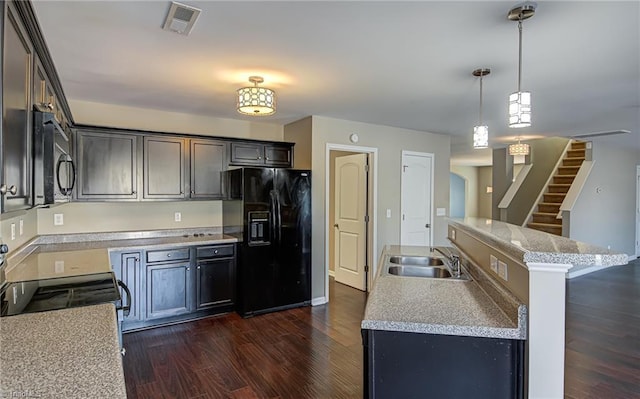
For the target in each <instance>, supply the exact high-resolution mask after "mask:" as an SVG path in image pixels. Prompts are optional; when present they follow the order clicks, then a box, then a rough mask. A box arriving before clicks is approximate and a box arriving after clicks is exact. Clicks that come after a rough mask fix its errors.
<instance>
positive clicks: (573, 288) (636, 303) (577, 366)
mask: <svg viewBox="0 0 640 399" xmlns="http://www.w3.org/2000/svg"><path fill="white" fill-rule="evenodd" d="M565 398H571V399H605V398H606V399H616V398H620V399H631V398H640V260H635V261H634V262H632V263H631V264H629V265H627V266H617V267H612V268H609V269H606V270H603V271H601V272H596V273H591V274H588V275H585V276H581V277H576V278H574V279H572V280H569V281H568V283H567V324H566V350H565Z"/></svg>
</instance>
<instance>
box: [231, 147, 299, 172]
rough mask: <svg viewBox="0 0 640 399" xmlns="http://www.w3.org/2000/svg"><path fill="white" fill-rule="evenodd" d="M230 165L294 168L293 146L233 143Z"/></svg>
mask: <svg viewBox="0 0 640 399" xmlns="http://www.w3.org/2000/svg"><path fill="white" fill-rule="evenodd" d="M230 151H231V157H230V158H231V159H230V162H229V163H230V164H231V165H234V166H271V167H282V168H290V167H292V166H293V144H291V143H259V142H244V141H242V142H232V143H231V150H230Z"/></svg>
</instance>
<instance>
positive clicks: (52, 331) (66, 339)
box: [0, 304, 126, 399]
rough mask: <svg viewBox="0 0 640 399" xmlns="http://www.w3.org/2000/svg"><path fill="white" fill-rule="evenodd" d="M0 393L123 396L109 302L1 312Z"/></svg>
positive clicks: (114, 319)
mask: <svg viewBox="0 0 640 399" xmlns="http://www.w3.org/2000/svg"><path fill="white" fill-rule="evenodd" d="M0 347H1V348H2V350H1V351H0V397H3V398H4V397H8V398H9V397H10V398H13V397H19V398H25V397H26V398H32V397H33V398H35V397H38V398H56V399H58V398H126V390H125V382H124V373H123V370H122V356H121V355H120V351H119V348H120V344H119V342H118V331H117V324H116V312H115V308H114V305H113V304H102V305H95V306H85V307H78V308H71V309H63V310H55V311H50V312H41V313H28V314H24V315H18V316H10V317H2V318H0Z"/></svg>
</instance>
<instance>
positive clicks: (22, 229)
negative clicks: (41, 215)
mask: <svg viewBox="0 0 640 399" xmlns="http://www.w3.org/2000/svg"><path fill="white" fill-rule="evenodd" d="M18 234H19V235H23V234H24V220H22V219H20V223H18Z"/></svg>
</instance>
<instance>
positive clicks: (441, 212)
mask: <svg viewBox="0 0 640 399" xmlns="http://www.w3.org/2000/svg"><path fill="white" fill-rule="evenodd" d="M446 215H447V208H436V216H446Z"/></svg>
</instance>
